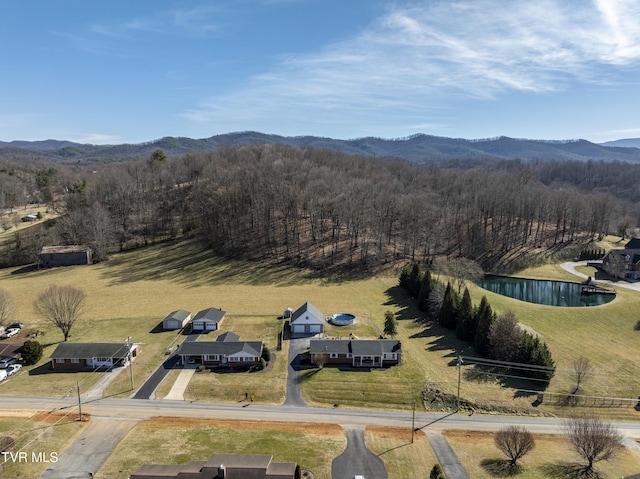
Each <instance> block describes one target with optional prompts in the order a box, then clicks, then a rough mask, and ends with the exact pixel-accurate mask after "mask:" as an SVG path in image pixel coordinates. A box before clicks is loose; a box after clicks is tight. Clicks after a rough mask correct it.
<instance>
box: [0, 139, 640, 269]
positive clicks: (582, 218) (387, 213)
mask: <svg viewBox="0 0 640 479" xmlns="http://www.w3.org/2000/svg"><path fill="white" fill-rule="evenodd" d="M5 166H6V165H5ZM488 166H489V167H487V168H484V167H476V168H471V169H453V168H447V167H442V166H436V165H430V166H425V165H416V164H412V163H409V162H406V161H400V160H389V159H379V158H372V157H364V156H350V155H347V154H344V153H339V152H335V151H329V150H318V149H312V148H302V149H301V148H293V147H287V146H282V145H250V146H242V147H238V148H224V147H221V148H219V149H218V150H217V151H215V152H207V153H193V154H188V155H185V156H183V157H177V158H167V156H166V155H165V154H164V153H163V152H162V150H157V151H156V152H154V153H153V154H152V155H151V156H150V157H149V158H143V159H138V160H135V161H130V162H128V163H125V164H114V165H111V166H108V167H103V168H100V169H96V170H81V169H76V168H62V167H60V169H53V168H50V167H47V166H46V165H42V164H37V163H33V164H30V165H29V168H30V170H29V172H30V173H29V174H24V173H21V174H22V175H23V176H24V181H21V182H20V192H19V193H15V192H14V193H13V194H10V191H9V190H8V189H7V188H8V187H7V186H6V184H7V182H2V180H3V177H2V175H0V191H2V192H3V193H2V194H3V195H4V196H2V195H0V196H2V197H3V198H4V206H5V207H10V206H11V205H14V206H15V204H16V201H18V200H16V198H19V201H24V202H46V203H47V204H48V207H49V208H51V209H53V210H55V211H57V212H59V213H60V214H61V215H62V217H61V218H60V219H59V220H57V221H56V222H55V224H54V225H51V224H50V225H49V226H52V227H43V228H40V229H39V230H38V229H37V228H34V229H32V228H29V230H31V231H29V232H28V233H27V232H26V231H27V230H25V233H23V234H22V237H21V238H20V241H19V244H20V248H21V249H20V250H19V251H14V252H12V256H11V258H12V259H14V260H15V259H16V258H33V257H34V255H37V251H39V247H40V246H41V245H42V244H45V243H46V244H56V243H62V244H76V243H85V244H89V245H91V246H93V247H94V249H95V250H96V252H97V255H96V257H97V258H98V259H100V258H103V259H104V258H106V257H107V255H108V254H109V252H111V251H114V250H118V249H124V248H129V247H132V246H136V245H141V244H148V243H152V242H155V241H158V240H164V239H167V238H176V237H184V236H189V237H197V238H200V239H202V240H203V241H205V242H206V243H207V244H208V245H209V246H210V247H211V248H212V249H213V250H214V251H215V252H217V253H219V254H221V255H224V256H228V257H242V258H247V259H261V260H270V261H287V262H291V263H294V264H297V265H300V266H304V267H311V268H315V269H318V270H323V271H326V270H330V269H332V268H334V267H345V266H347V267H350V268H354V267H356V266H357V267H359V268H370V267H376V266H378V265H384V264H387V263H389V262H395V261H407V260H408V261H412V262H413V261H415V262H420V263H423V264H429V263H432V262H433V261H435V260H436V258H441V257H447V258H456V257H465V258H470V259H473V260H475V261H477V262H479V263H480V264H482V266H483V267H485V269H492V268H494V267H495V265H496V264H497V263H498V262H500V261H501V259H502V258H503V257H504V256H505V255H506V254H509V253H510V252H512V251H517V250H521V251H528V250H531V249H533V248H539V249H540V250H542V251H546V250H555V249H561V247H563V246H566V245H576V246H579V245H581V244H587V243H589V242H590V241H592V240H593V239H597V238H598V237H602V236H603V235H605V234H608V233H611V232H612V230H615V229H616V228H621V227H624V229H625V231H626V229H628V228H630V227H631V226H635V224H636V223H637V221H636V219H637V212H636V211H635V210H634V207H633V206H632V205H630V204H628V203H626V202H624V201H622V200H619V199H617V198H616V197H614V196H613V195H611V194H610V193H607V192H601V191H589V190H583V189H581V188H578V187H574V186H567V185H566V184H562V185H561V186H557V185H556V184H553V183H552V184H549V185H547V184H544V183H543V182H542V181H540V179H539V178H537V177H536V174H535V172H534V169H532V168H531V167H529V166H528V165H526V164H522V163H518V162H514V163H513V164H512V166H513V168H509V169H507V168H506V167H505V168H498V167H496V165H495V164H492V165H488ZM534 166H535V165H534ZM6 168H9V167H8V166H7V167H6ZM6 168H5V169H6ZM0 173H2V172H1V171H0ZM3 174H6V175H9V176H11V177H12V178H16V177H17V176H19V175H18V174H17V173H16V172H15V171H13V173H11V172H10V171H9V170H7V172H6V173H3ZM9 200H10V201H9ZM580 249H582V248H580ZM5 259H6V258H5Z"/></svg>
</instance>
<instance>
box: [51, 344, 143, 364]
mask: <svg viewBox="0 0 640 479" xmlns="http://www.w3.org/2000/svg"><path fill="white" fill-rule="evenodd" d="M139 347H140V345H139V344H137V343H67V342H64V343H60V344H58V347H57V348H56V349H55V351H54V352H53V354H52V355H51V368H52V369H54V370H56V371H86V370H88V369H90V370H96V369H100V370H105V369H111V368H114V367H119V366H124V365H126V364H127V362H128V361H129V358H131V359H133V358H135V357H136V356H137V355H138V350H139Z"/></svg>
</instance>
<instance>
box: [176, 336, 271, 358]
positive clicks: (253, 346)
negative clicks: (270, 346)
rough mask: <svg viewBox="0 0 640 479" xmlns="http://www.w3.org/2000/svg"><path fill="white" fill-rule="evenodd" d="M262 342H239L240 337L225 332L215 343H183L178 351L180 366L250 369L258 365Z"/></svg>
mask: <svg viewBox="0 0 640 479" xmlns="http://www.w3.org/2000/svg"><path fill="white" fill-rule="evenodd" d="M263 348H264V344H263V343H262V341H240V336H238V335H237V334H234V333H230V332H226V333H223V334H221V335H220V336H218V338H217V339H216V340H215V341H188V342H187V341H185V342H184V343H182V344H181V345H180V346H179V347H178V349H177V354H178V355H179V356H180V361H181V363H182V365H187V364H193V365H202V366H210V367H218V366H229V367H239V366H243V367H245V366H246V367H250V366H255V365H256V364H259V363H260V358H261V357H262V350H263Z"/></svg>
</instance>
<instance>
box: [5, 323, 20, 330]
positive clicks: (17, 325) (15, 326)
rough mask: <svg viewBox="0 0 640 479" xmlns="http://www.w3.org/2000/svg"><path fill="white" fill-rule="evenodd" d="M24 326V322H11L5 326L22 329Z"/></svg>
mask: <svg viewBox="0 0 640 479" xmlns="http://www.w3.org/2000/svg"><path fill="white" fill-rule="evenodd" d="M22 328H24V323H12V324H10V325H9V326H7V329H22Z"/></svg>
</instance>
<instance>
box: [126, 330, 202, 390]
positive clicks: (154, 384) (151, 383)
mask: <svg viewBox="0 0 640 479" xmlns="http://www.w3.org/2000/svg"><path fill="white" fill-rule="evenodd" d="M199 337H200V335H199V334H189V335H187V338H186V339H185V342H189V341H197V340H198V338H199ZM178 361H180V356H179V355H178V354H177V353H175V352H174V353H173V354H172V355H171V356H169V357H168V358H167V359H165V360H164V361H163V363H162V364H161V365H160V366H158V369H156V370H155V371H154V372H153V374H152V375H151V376H149V378H148V379H147V380H146V381H145V382H144V384H142V386H140V389H138V390H137V391H136V393H135V394H134V395H133V396H132V398H133V399H154V393H155V391H156V389H158V386H160V383H161V382H162V380H163V379H164V378H166V377H167V374H169V371H171V370H172V369H173V368H175V367H176V365H177V364H178Z"/></svg>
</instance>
